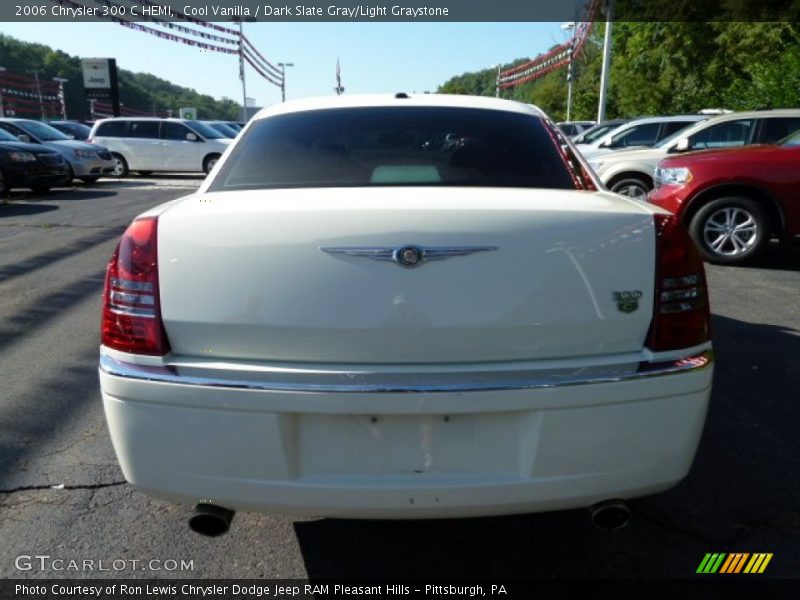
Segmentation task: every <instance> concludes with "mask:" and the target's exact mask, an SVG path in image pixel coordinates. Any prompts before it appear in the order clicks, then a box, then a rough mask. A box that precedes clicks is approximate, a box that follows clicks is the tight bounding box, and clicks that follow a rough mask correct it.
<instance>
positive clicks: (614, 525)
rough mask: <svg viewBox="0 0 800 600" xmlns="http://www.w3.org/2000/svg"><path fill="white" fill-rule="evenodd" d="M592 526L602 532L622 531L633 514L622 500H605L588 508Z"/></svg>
mask: <svg viewBox="0 0 800 600" xmlns="http://www.w3.org/2000/svg"><path fill="white" fill-rule="evenodd" d="M589 511H590V518H591V520H592V525H594V526H595V527H597V528H598V529H602V530H603V531H615V530H617V529H622V528H623V527H625V526H626V525H627V524H628V523H630V521H631V517H632V516H633V513H631V509H630V508H628V505H627V504H625V502H624V501H622V500H606V501H605V502H598V503H597V504H595V505H593V506H591V507H590V508H589Z"/></svg>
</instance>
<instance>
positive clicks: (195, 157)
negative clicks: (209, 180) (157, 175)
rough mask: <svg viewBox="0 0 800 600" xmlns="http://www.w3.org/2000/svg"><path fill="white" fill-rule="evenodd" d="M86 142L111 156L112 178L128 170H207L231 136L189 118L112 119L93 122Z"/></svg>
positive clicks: (218, 156) (141, 172)
mask: <svg viewBox="0 0 800 600" xmlns="http://www.w3.org/2000/svg"><path fill="white" fill-rule="evenodd" d="M89 141H91V142H94V143H97V144H102V145H103V146H105V147H107V148H108V149H109V150H111V153H112V155H113V157H114V163H115V168H114V172H113V175H114V176H115V177H125V176H127V175H128V173H129V171H137V172H139V173H140V174H142V175H147V174H150V173H152V172H153V171H168V172H195V173H210V172H211V170H212V169H213V168H214V165H216V164H217V161H218V160H219V158H220V156H222V153H223V152H225V150H226V149H227V148H228V145H229V144H230V143H231V141H232V140H231V139H230V138H228V137H225V136H224V135H223V134H222V133H220V132H218V131H216V130H215V129H213V128H212V127H209V126H208V125H206V124H205V123H203V122H202V121H196V120H191V119H155V118H115V119H101V120H99V121H97V122H95V124H94V127H92V132H91V134H89Z"/></svg>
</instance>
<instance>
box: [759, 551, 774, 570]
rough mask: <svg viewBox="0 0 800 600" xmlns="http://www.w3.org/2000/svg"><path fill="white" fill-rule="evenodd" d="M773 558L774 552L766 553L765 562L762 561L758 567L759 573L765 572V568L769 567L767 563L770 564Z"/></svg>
mask: <svg viewBox="0 0 800 600" xmlns="http://www.w3.org/2000/svg"><path fill="white" fill-rule="evenodd" d="M771 560H772V552H770V553H769V554H766V555H765V556H764V562H762V563H761V566H760V567H759V568H758V572H759V573H763V572H764V569H766V568H767V565H768V564H769V561H771Z"/></svg>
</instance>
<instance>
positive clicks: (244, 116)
mask: <svg viewBox="0 0 800 600" xmlns="http://www.w3.org/2000/svg"><path fill="white" fill-rule="evenodd" d="M233 20H234V21H236V22H238V23H239V79H241V80H242V123H246V122H247V85H246V84H245V81H244V29H243V27H242V23H243V21H242V19H238V18H236V17H234V19H233Z"/></svg>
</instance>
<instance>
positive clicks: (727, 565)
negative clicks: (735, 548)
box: [719, 554, 738, 573]
mask: <svg viewBox="0 0 800 600" xmlns="http://www.w3.org/2000/svg"><path fill="white" fill-rule="evenodd" d="M737 556H738V555H737V554H728V558H727V560H726V561H725V562H724V563H722V568H721V569H720V570H719V572H720V573H727V572H728V569H730V568H731V563H733V562H734V561H735V560H736V557H737Z"/></svg>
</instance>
